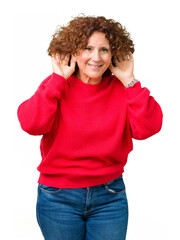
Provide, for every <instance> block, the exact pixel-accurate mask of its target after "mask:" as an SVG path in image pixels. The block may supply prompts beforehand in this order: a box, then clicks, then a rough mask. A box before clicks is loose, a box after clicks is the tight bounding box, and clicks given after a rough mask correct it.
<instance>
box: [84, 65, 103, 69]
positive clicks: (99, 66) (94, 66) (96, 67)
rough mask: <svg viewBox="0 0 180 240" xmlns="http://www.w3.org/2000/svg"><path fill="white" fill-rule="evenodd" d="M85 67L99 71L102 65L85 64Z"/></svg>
mask: <svg viewBox="0 0 180 240" xmlns="http://www.w3.org/2000/svg"><path fill="white" fill-rule="evenodd" d="M87 65H88V66H89V67H90V68H91V69H94V70H96V69H99V68H101V67H102V66H103V64H90V63H87Z"/></svg>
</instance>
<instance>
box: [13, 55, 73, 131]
mask: <svg viewBox="0 0 180 240" xmlns="http://www.w3.org/2000/svg"><path fill="white" fill-rule="evenodd" d="M69 57H70V56H69V55H66V56H62V55H61V56H60V55H59V54H53V56H52V59H51V60H52V68H53V74H52V75H50V76H49V77H48V78H46V79H45V80H44V81H43V82H42V83H41V85H40V86H39V88H38V89H37V91H36V92H35V94H34V95H33V96H32V97H31V98H30V99H28V100H26V101H25V102H23V103H22V104H21V105H20V106H19V108H18V118H19V121H20V124H21V127H22V129H23V130H24V131H26V132H28V133H29V134H32V135H43V134H46V133H48V132H49V131H50V130H51V127H52V124H53V122H54V119H55V116H56V110H57V105H58V101H59V100H60V98H61V96H62V92H63V90H64V86H65V84H66V82H67V81H66V79H68V78H69V77H70V76H71V75H72V73H73V72H74V69H75V63H76V62H75V59H74V58H73V57H72V59H71V64H70V66H69V65H68V62H69Z"/></svg>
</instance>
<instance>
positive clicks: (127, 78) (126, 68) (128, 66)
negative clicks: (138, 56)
mask: <svg viewBox="0 0 180 240" xmlns="http://www.w3.org/2000/svg"><path fill="white" fill-rule="evenodd" d="M114 63H115V66H113V64H112V63H111V64H110V66H109V69H110V70H111V72H112V73H113V74H114V75H115V76H116V77H117V78H118V79H119V80H120V81H121V82H122V83H123V85H124V86H126V85H127V84H128V83H130V82H132V81H134V80H135V77H134V58H133V54H132V53H131V52H128V55H126V56H124V57H123V58H121V59H114Z"/></svg>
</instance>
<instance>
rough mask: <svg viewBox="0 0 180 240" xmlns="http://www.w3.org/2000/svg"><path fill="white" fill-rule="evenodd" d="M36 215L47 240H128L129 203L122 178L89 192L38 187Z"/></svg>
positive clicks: (95, 187)
mask: <svg viewBox="0 0 180 240" xmlns="http://www.w3.org/2000/svg"><path fill="white" fill-rule="evenodd" d="M36 215H37V221H38V224H39V227H40V229H41V231H42V234H43V236H44V239H45V240H125V239H126V231H127V223H128V203H127V198H126V192H125V185H124V181H123V178H122V176H121V177H119V178H116V179H115V180H113V181H111V182H108V183H105V184H102V185H97V186H93V187H88V188H74V189H62V188H53V187H48V186H45V185H42V184H39V185H38V198H37V206H36Z"/></svg>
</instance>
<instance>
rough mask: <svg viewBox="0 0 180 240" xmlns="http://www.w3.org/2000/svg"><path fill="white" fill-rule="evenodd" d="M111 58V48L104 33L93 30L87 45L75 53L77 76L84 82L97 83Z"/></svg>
mask: <svg viewBox="0 0 180 240" xmlns="http://www.w3.org/2000/svg"><path fill="white" fill-rule="evenodd" d="M111 58H112V55H111V49H110V45H109V41H108V40H107V39H106V38H105V34H104V33H101V32H94V33H93V34H92V36H91V37H90V38H89V40H88V44H87V47H86V48H85V49H83V50H80V51H79V53H78V54H77V55H76V60H77V65H78V72H77V77H78V78H79V79H80V80H81V81H83V82H85V83H89V84H96V83H99V82H100V81H101V79H102V75H103V73H104V72H105V71H106V70H107V69H108V67H109V65H110V63H111Z"/></svg>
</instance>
